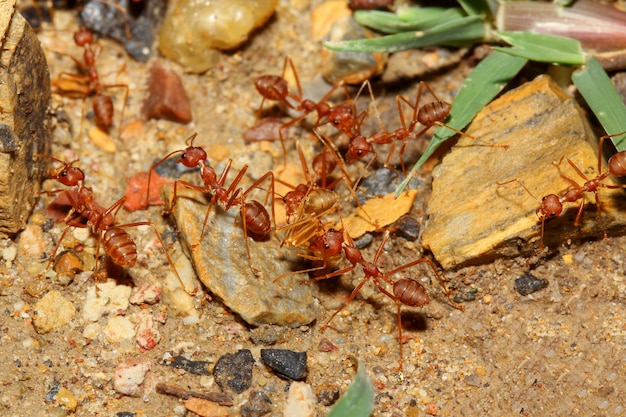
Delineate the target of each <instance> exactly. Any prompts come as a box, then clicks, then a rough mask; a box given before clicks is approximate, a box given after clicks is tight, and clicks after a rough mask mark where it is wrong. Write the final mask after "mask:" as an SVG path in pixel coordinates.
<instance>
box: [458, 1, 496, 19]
mask: <svg viewBox="0 0 626 417" xmlns="http://www.w3.org/2000/svg"><path fill="white" fill-rule="evenodd" d="M457 1H458V2H459V4H460V5H461V7H462V8H463V10H465V13H467V14H468V15H470V16H483V18H484V17H485V16H490V15H491V9H490V8H489V4H488V3H487V1H485V0H457Z"/></svg>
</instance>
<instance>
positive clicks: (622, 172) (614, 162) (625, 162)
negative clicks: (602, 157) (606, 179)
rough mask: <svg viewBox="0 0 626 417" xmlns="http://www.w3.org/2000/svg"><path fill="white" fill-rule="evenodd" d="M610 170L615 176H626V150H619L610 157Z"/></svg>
mask: <svg viewBox="0 0 626 417" xmlns="http://www.w3.org/2000/svg"><path fill="white" fill-rule="evenodd" d="M608 164H609V172H610V173H611V175H613V176H614V177H618V178H619V177H623V176H626V152H625V151H622V152H618V153H616V154H615V155H613V156H612V157H610V158H609V162H608Z"/></svg>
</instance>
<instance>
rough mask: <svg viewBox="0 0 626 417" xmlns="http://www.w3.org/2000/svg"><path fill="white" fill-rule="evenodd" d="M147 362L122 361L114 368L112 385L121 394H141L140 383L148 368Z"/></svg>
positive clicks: (135, 395)
mask: <svg viewBox="0 0 626 417" xmlns="http://www.w3.org/2000/svg"><path fill="white" fill-rule="evenodd" d="M150 368H151V365H150V363H149V362H144V363H128V362H127V363H122V364H120V365H118V367H117V368H115V379H114V380H113V387H114V388H115V391H117V392H119V393H120V394H123V395H128V396H131V397H138V396H139V395H141V384H143V381H144V379H145V377H146V374H147V373H148V371H149V370H150Z"/></svg>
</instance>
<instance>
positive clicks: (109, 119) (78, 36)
mask: <svg viewBox="0 0 626 417" xmlns="http://www.w3.org/2000/svg"><path fill="white" fill-rule="evenodd" d="M74 43H75V44H76V46H79V47H81V48H83V49H84V52H83V60H82V61H81V60H79V59H77V58H76V57H74V56H72V55H67V54H65V53H62V55H65V56H68V57H70V58H71V59H72V60H73V61H74V62H75V63H76V66H77V67H78V68H79V70H81V71H82V72H83V73H81V74H74V73H68V72H62V73H60V74H59V76H58V77H57V78H54V79H53V80H52V86H53V87H54V88H55V92H56V93H57V94H59V95H62V96H64V97H70V98H81V99H83V109H82V112H81V119H80V120H81V122H82V120H83V118H84V111H85V108H84V103H85V100H86V99H87V97H93V98H92V106H93V112H94V117H95V121H96V126H98V127H99V128H100V129H101V130H103V131H105V132H108V131H109V128H110V127H111V126H112V124H113V115H114V108H113V98H112V97H111V96H110V95H108V94H105V91H107V90H110V89H113V88H122V89H124V103H123V106H122V110H121V112H120V121H119V126H118V131H120V132H121V125H122V122H123V120H124V110H125V109H126V102H127V99H128V86H127V85H125V84H103V83H102V82H101V81H100V75H99V73H98V69H97V68H96V60H97V59H98V57H99V56H100V53H101V52H102V47H101V46H100V45H95V43H94V36H93V34H92V33H91V32H90V31H89V30H88V29H86V28H81V29H79V30H77V31H76V32H75V33H74Z"/></svg>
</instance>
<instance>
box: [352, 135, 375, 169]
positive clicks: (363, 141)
mask: <svg viewBox="0 0 626 417" xmlns="http://www.w3.org/2000/svg"><path fill="white" fill-rule="evenodd" d="M371 151H372V144H371V143H369V142H368V140H367V138H366V137H365V136H361V135H359V136H356V137H355V138H354V139H352V140H351V141H350V144H349V145H348V152H346V159H347V160H348V162H352V161H356V160H357V159H361V158H364V157H365V156H367V154H369V153H370V152H371Z"/></svg>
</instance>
